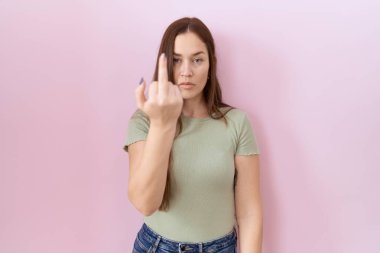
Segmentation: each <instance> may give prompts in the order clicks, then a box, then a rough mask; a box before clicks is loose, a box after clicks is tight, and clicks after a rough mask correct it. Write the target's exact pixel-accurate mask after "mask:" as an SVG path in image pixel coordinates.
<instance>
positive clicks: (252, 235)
mask: <svg viewBox="0 0 380 253" xmlns="http://www.w3.org/2000/svg"><path fill="white" fill-rule="evenodd" d="M238 229H239V249H240V253H261V248H262V239H263V216H262V212H259V213H257V214H256V215H252V216H249V217H245V218H242V219H239V220H238Z"/></svg>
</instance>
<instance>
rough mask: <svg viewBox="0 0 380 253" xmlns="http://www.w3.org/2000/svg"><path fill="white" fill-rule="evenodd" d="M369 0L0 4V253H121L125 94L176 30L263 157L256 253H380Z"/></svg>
mask: <svg viewBox="0 0 380 253" xmlns="http://www.w3.org/2000/svg"><path fill="white" fill-rule="evenodd" d="M378 13H379V4H378V1H375V0H373V1H343V0H337V1H299V0H290V1H285V2H284V1H265V3H264V1H249V2H248V1H247V2H243V1H240V2H239V1H226V2H225V3H223V2H221V1H208V2H206V1H199V0H193V1H151V2H149V3H148V2H139V3H137V1H136V2H132V1H130V2H127V1H120V0H108V1H104V0H103V1H90V0H87V1H86V0H77V1H68V0H66V1H63V0H60V1H58V0H55V1H48V0H35V1H18V0H13V1H10V0H3V1H0V120H1V122H0V130H1V131H0V143H1V145H0V151H1V153H0V154H1V156H0V252H4V253H5V252H6V253H16V252H17V253H18V252H20V253H21V252H22V253H32V252H33V253H48V252H54V253H66V252H75V253H79V252H92V253H98V252H99V253H100V252H115V253H117V252H120V253H122V252H131V251H132V243H133V240H134V238H135V235H136V233H137V231H138V229H139V228H140V226H141V224H142V215H140V214H139V213H138V212H137V211H136V210H135V209H134V208H133V206H132V205H131V204H130V203H129V202H128V199H127V178H128V156H127V153H125V152H124V151H123V150H122V146H123V143H124V141H125V138H126V128H127V122H128V119H129V117H130V115H131V113H132V112H133V111H134V110H135V107H136V106H135V98H134V93H133V91H134V89H135V87H136V85H137V83H138V81H139V80H140V78H141V76H144V77H145V78H146V79H147V80H151V77H152V74H153V66H154V61H155V57H156V53H157V50H158V46H159V42H160V39H161V36H162V33H163V31H164V29H165V28H166V26H167V25H168V24H169V23H170V22H172V21H174V20H175V19H177V18H179V17H182V16H197V17H199V18H201V19H202V20H203V21H204V22H205V23H206V24H207V25H208V26H209V28H210V29H211V31H212V32H213V34H214V37H215V40H216V45H217V53H218V57H219V58H218V59H219V63H220V65H219V74H220V80H221V82H222V87H223V91H224V98H225V100H226V101H227V102H228V103H231V104H233V105H235V106H237V107H240V108H242V109H243V110H245V111H247V112H248V114H249V116H250V118H251V120H252V124H253V127H254V129H255V132H256V135H257V139H258V142H259V146H260V148H261V182H262V185H261V188H262V194H263V199H264V200H263V204H264V211H265V214H264V215H265V216H264V224H265V225H264V244H263V252H264V253H304V252H308V253H321V252H324V253H325V252H331V253H354V252H355V253H357V252H380V245H379V234H380V219H379V215H378V214H379V213H380V204H379V192H380V186H379V184H378V181H379V177H380V162H379V156H380V148H379V143H380V133H379V129H380V113H379V109H380V108H379V107H380V106H379V101H380V88H379V84H380V75H379V66H380V30H379V29H380V28H379V27H380V18H379V15H378Z"/></svg>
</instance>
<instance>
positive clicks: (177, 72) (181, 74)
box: [173, 32, 210, 99]
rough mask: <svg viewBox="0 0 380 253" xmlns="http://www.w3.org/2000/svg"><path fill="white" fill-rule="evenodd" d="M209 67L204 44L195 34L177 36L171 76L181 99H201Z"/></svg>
mask: <svg viewBox="0 0 380 253" xmlns="http://www.w3.org/2000/svg"><path fill="white" fill-rule="evenodd" d="M209 66H210V63H209V58H208V52H207V47H206V44H205V43H203V41H202V40H200V39H199V37H198V36H197V35H196V34H195V33H192V32H186V33H182V34H179V35H177V37H176V39H175V41H174V59H173V74H174V82H175V83H176V84H178V85H179V86H178V87H179V89H180V91H181V94H182V97H183V99H193V98H198V97H202V91H203V88H204V87H205V85H206V82H207V77H208V70H209Z"/></svg>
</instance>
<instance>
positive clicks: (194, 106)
mask: <svg viewBox="0 0 380 253" xmlns="http://www.w3.org/2000/svg"><path fill="white" fill-rule="evenodd" d="M182 114H183V115H185V116H187V117H192V118H203V117H207V116H208V112H207V106H206V101H204V98H203V96H202V97H200V98H198V99H186V100H184V101H183V107H182Z"/></svg>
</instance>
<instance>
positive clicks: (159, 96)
mask: <svg viewBox="0 0 380 253" xmlns="http://www.w3.org/2000/svg"><path fill="white" fill-rule="evenodd" d="M158 61H159V62H158V82H152V83H151V84H150V86H149V91H148V99H146V97H145V95H144V91H145V81H144V82H143V83H142V84H141V85H139V87H137V88H136V90H135V94H136V100H137V107H138V108H139V109H141V110H142V111H143V112H144V113H146V114H147V115H148V116H149V120H150V122H151V124H152V123H153V124H158V125H164V126H165V125H171V124H176V122H177V119H178V117H179V116H180V114H181V111H182V105H183V98H182V95H181V92H180V90H179V88H178V86H177V85H174V84H173V83H172V82H169V81H168V71H167V59H166V56H165V54H164V53H162V54H161V55H160V58H159V60H158Z"/></svg>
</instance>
